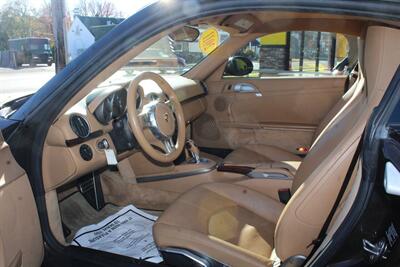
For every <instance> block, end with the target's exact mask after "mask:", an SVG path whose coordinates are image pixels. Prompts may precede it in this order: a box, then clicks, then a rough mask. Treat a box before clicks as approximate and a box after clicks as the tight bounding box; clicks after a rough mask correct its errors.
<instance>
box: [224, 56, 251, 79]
mask: <svg viewBox="0 0 400 267" xmlns="http://www.w3.org/2000/svg"><path fill="white" fill-rule="evenodd" d="M252 71H253V62H251V60H250V59H248V58H247V57H240V56H238V57H231V58H229V60H228V63H227V64H226V67H225V73H226V74H228V75H232V76H243V75H247V74H249V73H251V72H252Z"/></svg>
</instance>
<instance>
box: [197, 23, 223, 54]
mask: <svg viewBox="0 0 400 267" xmlns="http://www.w3.org/2000/svg"><path fill="white" fill-rule="evenodd" d="M218 44H219V34H218V31H217V30H216V29H215V28H210V29H207V30H206V31H204V32H203V33H202V34H201V36H200V39H199V48H200V50H201V52H203V54H206V55H208V54H210V53H211V52H212V51H214V49H215V48H217V47H218Z"/></svg>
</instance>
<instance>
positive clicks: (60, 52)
mask: <svg viewBox="0 0 400 267" xmlns="http://www.w3.org/2000/svg"><path fill="white" fill-rule="evenodd" d="M51 13H52V14H53V34H54V43H55V62H56V73H58V72H59V71H61V70H62V69H63V68H64V67H65V65H66V50H65V43H66V40H65V39H66V38H65V36H66V35H65V17H66V15H65V0H51Z"/></svg>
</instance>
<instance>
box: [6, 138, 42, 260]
mask: <svg viewBox="0 0 400 267" xmlns="http://www.w3.org/2000/svg"><path fill="white" fill-rule="evenodd" d="M0 171H1V174H0V267H18V266H32V267H35V266H40V265H41V263H42V259H43V241H42V233H41V230H40V223H39V217H38V213H37V209H36V204H35V200H34V198H33V193H32V189H31V186H30V183H29V180H28V177H27V175H26V173H25V171H24V170H23V169H22V168H21V167H20V166H19V165H18V163H17V162H16V161H15V159H14V157H13V156H12V154H11V151H10V148H9V147H8V145H7V144H6V143H5V142H4V141H3V138H2V137H1V134H0Z"/></svg>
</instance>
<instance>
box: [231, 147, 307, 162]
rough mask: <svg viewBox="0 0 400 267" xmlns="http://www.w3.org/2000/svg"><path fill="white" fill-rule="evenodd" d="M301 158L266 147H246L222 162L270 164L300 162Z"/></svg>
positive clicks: (235, 151) (284, 151)
mask: <svg viewBox="0 0 400 267" xmlns="http://www.w3.org/2000/svg"><path fill="white" fill-rule="evenodd" d="M301 160H302V159H301V157H299V156H297V155H295V154H293V153H291V152H289V151H286V150H283V149H282V148H278V147H273V146H267V145H247V146H244V147H240V148H238V149H236V150H234V151H233V152H231V153H230V154H229V155H228V156H227V157H226V158H225V160H224V162H227V163H241V164H246V163H250V164H252V163H255V164H257V163H270V162H277V161H278V162H279V161H301Z"/></svg>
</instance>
